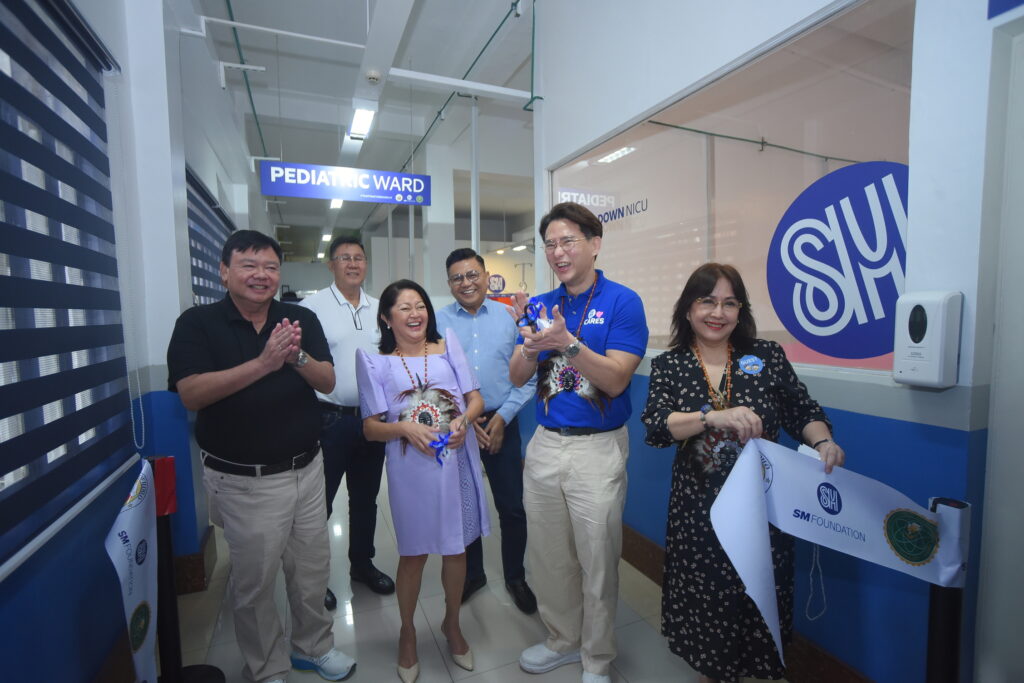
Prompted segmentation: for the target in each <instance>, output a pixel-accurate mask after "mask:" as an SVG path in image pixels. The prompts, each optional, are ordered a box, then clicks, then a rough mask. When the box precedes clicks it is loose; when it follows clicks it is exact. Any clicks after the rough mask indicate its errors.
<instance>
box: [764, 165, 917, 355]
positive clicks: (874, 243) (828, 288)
mask: <svg viewBox="0 0 1024 683" xmlns="http://www.w3.org/2000/svg"><path fill="white" fill-rule="evenodd" d="M907 176H908V168H907V166H906V165H905V164H897V163H893V162H888V161H870V162H866V163H862V164H854V165H852V166H847V167H845V168H841V169H839V170H837V171H833V172H832V173H830V174H828V175H827V176H825V177H824V178H821V179H820V180H818V181H817V182H815V183H814V184H813V185H811V186H810V187H808V188H807V189H806V190H804V191H803V192H802V193H801V194H800V196H799V197H797V198H796V201H794V202H793V203H792V204H791V205H790V207H789V209H788V210H787V211H786V214H785V215H784V216H783V217H782V220H781V221H780V222H779V225H778V227H777V228H776V230H775V235H774V237H773V238H772V243H771V247H770V248H769V251H768V267H767V271H768V273H767V274H768V291H769V293H770V294H771V299H772V305H773V306H774V307H775V312H776V314H777V315H778V316H779V319H780V320H781V321H782V324H783V325H784V326H785V328H786V329H787V330H788V331H789V332H790V334H792V335H793V336H794V337H796V338H797V339H798V340H799V341H801V342H803V343H804V344H806V345H807V346H809V347H810V348H812V349H814V350H815V351H818V352H819V353H823V354H825V355H828V356H833V357H836V358H872V357H874V356H880V355H882V354H885V353H889V352H891V351H892V349H893V330H894V321H893V317H894V315H895V312H896V299H897V298H898V297H899V295H900V294H901V293H902V292H903V281H904V273H905V271H906V264H907V248H906V243H907V209H906V201H907V200H906V197H907Z"/></svg>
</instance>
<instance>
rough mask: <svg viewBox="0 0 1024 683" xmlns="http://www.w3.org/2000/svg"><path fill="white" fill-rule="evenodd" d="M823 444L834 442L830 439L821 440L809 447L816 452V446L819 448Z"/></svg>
mask: <svg viewBox="0 0 1024 683" xmlns="http://www.w3.org/2000/svg"><path fill="white" fill-rule="evenodd" d="M823 443H835V441H833V440H832V439H822V440H821V441H815V442H814V445H813V446H811V448H813V449H815V450H817V449H818V446H820V445H821V444H823Z"/></svg>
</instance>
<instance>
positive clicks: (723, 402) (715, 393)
mask: <svg viewBox="0 0 1024 683" xmlns="http://www.w3.org/2000/svg"><path fill="white" fill-rule="evenodd" d="M690 348H692V349H693V355H695V356H697V362H698V363H700V369H701V371H702V372H703V373H704V381H705V382H707V385H708V392H709V393H710V394H711V405H713V406H714V407H715V410H725V409H726V408H728V407H729V402H730V400H731V399H732V373H731V372H730V370H731V369H732V344H728V345H727V347H726V348H727V349H728V352H727V353H728V355H727V356H726V360H725V371H724V372H725V394H722V392H721V391H719V390H718V389H716V388H715V385H714V384H712V383H711V378H710V377H709V376H708V369H707V368H706V367H704V359H703V358H701V357H700V349H698V348H697V345H696V344H694V345H693V346H691V347H690Z"/></svg>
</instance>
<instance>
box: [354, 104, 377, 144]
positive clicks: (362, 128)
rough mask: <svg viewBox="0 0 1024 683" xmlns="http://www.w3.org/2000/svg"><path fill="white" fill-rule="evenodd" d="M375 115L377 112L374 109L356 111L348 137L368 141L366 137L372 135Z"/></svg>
mask: <svg viewBox="0 0 1024 683" xmlns="http://www.w3.org/2000/svg"><path fill="white" fill-rule="evenodd" d="M374 114H376V112H375V111H373V110H372V109H356V113H355V114H354V115H353V116H352V125H351V126H349V129H348V136H349V137H350V138H354V139H356V140H364V139H366V136H367V135H369V134H370V125H371V124H373V115H374Z"/></svg>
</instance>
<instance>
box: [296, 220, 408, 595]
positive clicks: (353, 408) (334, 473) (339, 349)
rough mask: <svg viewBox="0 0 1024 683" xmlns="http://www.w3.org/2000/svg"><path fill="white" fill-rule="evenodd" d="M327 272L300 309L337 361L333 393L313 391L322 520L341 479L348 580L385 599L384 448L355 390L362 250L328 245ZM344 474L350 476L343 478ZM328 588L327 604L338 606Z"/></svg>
mask: <svg viewBox="0 0 1024 683" xmlns="http://www.w3.org/2000/svg"><path fill="white" fill-rule="evenodd" d="M327 256H328V261H327V267H328V269H330V271H331V273H332V274H333V275H334V282H333V283H332V284H331V286H330V287H327V288H326V289H321V290H320V291H319V292H317V293H316V294H314V295H312V296H310V297H307V298H306V299H304V300H303V301H302V305H303V306H305V307H306V308H309V309H311V310H312V311H313V312H314V313H316V317H317V318H318V319H319V320H320V324H321V325H322V326H323V328H324V335H325V336H326V337H327V342H328V343H329V344H330V347H331V355H332V356H333V358H334V363H335V366H334V367H335V371H336V372H335V374H336V376H337V384H335V387H334V391H333V392H331V393H330V394H320V393H317V398H319V399H320V408H321V413H322V420H323V422H322V425H323V427H322V429H321V432H320V444H321V447H322V448H323V454H324V479H325V481H326V488H327V491H326V494H327V516H328V517H330V515H331V511H332V503H333V502H334V497H335V496H336V495H337V493H338V488H339V487H340V486H341V479H342V477H343V476H345V479H346V482H347V488H348V524H349V537H348V538H349V544H348V559H349V573H350V575H351V577H352V580H353V581H358V582H360V583H364V584H366V585H367V586H369V588H370V590H372V591H373V592H374V593H379V594H381V595H387V594H389V593H393V592H394V591H395V583H394V582H393V581H392V580H391V578H390V577H389V576H387V575H386V574H384V572H382V571H380V570H379V569H377V568H376V567H375V566H373V556H374V548H373V534H374V530H375V529H376V527H377V493H378V492H379V491H380V478H381V473H382V472H383V469H384V444H383V443H381V442H372V441H367V440H366V439H365V438H364V437H363V421H362V416H361V415H360V414H359V389H358V387H357V385H356V372H355V362H356V361H355V358H356V349H365V350H366V351H369V352H371V353H376V352H377V344H378V343H379V342H380V333H379V332H378V330H377V304H378V301H377V299H374V298H373V297H372V296H369V295H368V294H367V293H366V292H365V291H363V281H364V280H365V279H366V252H365V251H364V250H363V245H362V243H361V242H360V241H359V240H358V239H357V238H354V237H337V238H335V239H334V241H333V242H331V249H330V251H329V252H328V255H327ZM346 475H347V476H346ZM337 604H338V602H337V598H335V596H334V593H333V592H332V591H331V589H330V588H328V589H327V596H326V597H325V599H324V605H325V606H326V607H327V608H328V609H334V608H335V607H337Z"/></svg>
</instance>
